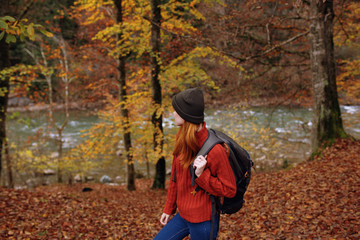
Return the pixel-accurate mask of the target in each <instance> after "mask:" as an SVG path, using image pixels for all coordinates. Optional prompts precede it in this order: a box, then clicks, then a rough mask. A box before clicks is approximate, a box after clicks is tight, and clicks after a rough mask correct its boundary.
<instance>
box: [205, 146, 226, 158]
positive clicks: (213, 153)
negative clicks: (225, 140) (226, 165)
mask: <svg viewBox="0 0 360 240" xmlns="http://www.w3.org/2000/svg"><path fill="white" fill-rule="evenodd" d="M208 158H209V160H210V159H211V160H213V159H215V160H217V159H219V158H220V159H221V158H227V153H226V149H225V147H224V146H223V145H222V144H216V145H215V146H214V147H213V148H212V149H211V150H210V151H209V153H208Z"/></svg>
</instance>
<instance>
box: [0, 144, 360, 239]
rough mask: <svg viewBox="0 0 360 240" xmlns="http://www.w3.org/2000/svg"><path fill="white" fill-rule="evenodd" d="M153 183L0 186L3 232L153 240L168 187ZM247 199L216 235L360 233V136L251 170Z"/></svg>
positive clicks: (6, 236)
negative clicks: (280, 167) (301, 159)
mask: <svg viewBox="0 0 360 240" xmlns="http://www.w3.org/2000/svg"><path fill="white" fill-rule="evenodd" d="M150 186H151V180H139V181H137V190H136V191H134V192H128V191H126V190H125V187H116V186H107V185H100V184H77V185H73V186H66V185H60V186H49V187H40V188H37V189H35V190H34V191H27V190H10V189H6V188H0V239H152V238H153V237H154V236H155V235H156V233H157V232H158V231H159V230H160V229H161V226H160V224H159V221H158V219H159V217H160V214H161V211H162V207H163V204H164V202H165V198H166V191H161V190H151V189H150ZM84 187H91V188H93V189H94V190H93V191H91V192H82V191H81V190H82V189H83V188H84ZM245 198H246V205H245V207H243V209H242V210H241V211H240V212H238V213H236V214H234V215H231V216H222V219H221V224H220V235H219V237H218V239H360V143H356V142H351V141H348V140H339V141H337V142H336V144H334V145H333V146H332V147H331V148H328V149H326V150H324V152H323V155H322V156H321V157H319V158H318V159H316V160H314V161H312V162H305V163H302V164H300V165H298V166H297V167H295V168H292V169H290V170H287V171H279V172H274V173H254V174H253V178H252V181H251V183H250V188H249V190H248V192H247V194H246V197H245Z"/></svg>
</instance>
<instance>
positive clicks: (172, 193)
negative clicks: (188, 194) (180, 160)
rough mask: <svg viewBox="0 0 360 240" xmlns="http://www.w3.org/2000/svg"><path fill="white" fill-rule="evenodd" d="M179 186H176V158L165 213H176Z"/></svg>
mask: <svg viewBox="0 0 360 240" xmlns="http://www.w3.org/2000/svg"><path fill="white" fill-rule="evenodd" d="M176 188H177V186H176V157H174V159H173V163H172V168H171V176H170V183H169V187H168V192H167V197H166V204H165V208H164V211H163V212H164V213H166V214H168V215H172V214H174V213H175V211H176V207H177V205H176V197H177V196H176V195H177V189H176Z"/></svg>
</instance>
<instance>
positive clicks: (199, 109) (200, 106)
mask: <svg viewBox="0 0 360 240" xmlns="http://www.w3.org/2000/svg"><path fill="white" fill-rule="evenodd" d="M172 105H173V107H174V109H175V111H176V112H177V113H178V114H179V115H180V117H181V118H182V119H184V120H185V121H188V122H191V123H195V124H199V123H202V122H204V108H205V105H204V95H203V92H202V91H201V89H200V88H189V89H186V90H184V91H182V92H180V93H178V94H176V95H175V96H174V97H173V98H172Z"/></svg>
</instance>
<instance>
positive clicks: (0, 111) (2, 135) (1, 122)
mask: <svg viewBox="0 0 360 240" xmlns="http://www.w3.org/2000/svg"><path fill="white" fill-rule="evenodd" d="M8 7H9V2H8V1H7V0H6V1H2V3H1V7H0V16H5V15H9V13H8ZM5 39H6V36H4V37H3V39H2V40H0V71H1V70H3V69H5V68H8V67H10V54H9V52H10V50H9V44H8V43H6V42H5ZM9 88H10V80H9V77H8V76H5V78H4V79H2V78H0V92H1V94H0V179H1V174H2V168H3V167H2V159H3V146H4V143H5V141H6V111H7V103H8V98H9Z"/></svg>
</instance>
